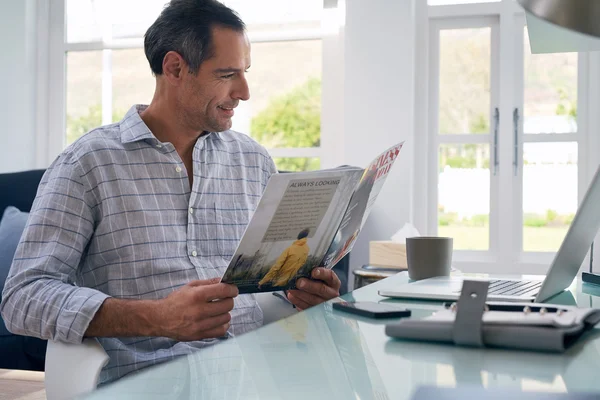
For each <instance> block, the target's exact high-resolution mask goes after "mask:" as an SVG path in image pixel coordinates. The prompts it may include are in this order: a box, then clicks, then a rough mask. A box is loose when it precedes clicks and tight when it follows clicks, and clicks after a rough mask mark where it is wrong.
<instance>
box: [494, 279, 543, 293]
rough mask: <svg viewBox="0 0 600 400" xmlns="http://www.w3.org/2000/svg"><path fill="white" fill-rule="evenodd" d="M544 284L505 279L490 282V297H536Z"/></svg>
mask: <svg viewBox="0 0 600 400" xmlns="http://www.w3.org/2000/svg"><path fill="white" fill-rule="evenodd" d="M541 286H542V282H540V281H506V280H503V279H494V280H490V286H489V287H488V295H490V294H494V295H502V296H522V295H531V296H534V295H536V294H537V292H539V291H540V288H541Z"/></svg>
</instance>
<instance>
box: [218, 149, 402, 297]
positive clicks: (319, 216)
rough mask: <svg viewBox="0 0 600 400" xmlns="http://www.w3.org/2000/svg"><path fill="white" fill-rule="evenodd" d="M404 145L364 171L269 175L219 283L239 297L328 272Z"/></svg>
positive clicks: (348, 169)
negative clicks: (233, 289)
mask: <svg viewBox="0 0 600 400" xmlns="http://www.w3.org/2000/svg"><path fill="white" fill-rule="evenodd" d="M403 144H404V142H401V143H398V144H396V145H395V146H392V147H390V148H389V149H387V150H386V151H384V152H383V153H381V154H380V155H379V156H378V157H377V158H376V159H375V160H373V162H371V164H369V166H368V167H367V168H365V169H362V168H357V167H340V168H333V169H327V170H320V171H311V172H292V173H279V174H274V175H273V176H271V179H270V180H269V182H268V184H267V187H266V188H265V191H264V193H263V195H262V197H261V199H260V202H259V204H258V207H257V208H256V210H255V212H254V214H253V216H252V219H251V220H250V223H249V224H248V226H247V227H246V231H245V232H244V235H243V237H242V239H241V241H240V243H239V245H238V247H237V249H236V251H235V254H234V255H233V257H232V259H231V261H230V262H229V266H228V268H227V270H226V271H225V274H224V275H223V278H222V279H221V282H224V283H229V284H233V285H236V286H237V287H238V289H239V292H240V293H259V292H270V291H276V290H287V289H294V288H295V284H296V280H297V279H298V278H300V277H309V276H310V274H311V271H312V270H313V269H314V268H316V267H325V268H333V267H334V266H335V265H336V264H337V263H338V262H339V261H340V260H341V259H342V258H343V257H344V256H345V255H346V254H348V252H350V250H351V249H352V246H353V245H354V243H355V242H356V239H357V237H358V234H359V232H360V230H361V228H362V227H363V225H364V223H365V221H366V219H367V217H368V215H369V213H370V211H371V208H372V207H373V204H374V203H375V201H376V200H377V196H378V195H379V192H380V190H381V187H382V185H383V183H384V182H385V180H386V178H387V176H388V173H389V171H390V169H391V167H392V165H393V164H394V162H395V160H396V158H397V157H398V154H399V153H400V150H401V149H402V146H403Z"/></svg>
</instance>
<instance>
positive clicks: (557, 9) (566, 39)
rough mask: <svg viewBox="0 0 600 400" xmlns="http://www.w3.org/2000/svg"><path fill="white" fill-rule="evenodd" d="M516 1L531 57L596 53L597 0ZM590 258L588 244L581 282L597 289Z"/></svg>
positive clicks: (599, 39)
mask: <svg viewBox="0 0 600 400" xmlns="http://www.w3.org/2000/svg"><path fill="white" fill-rule="evenodd" d="M517 1H518V3H519V4H520V5H521V6H522V7H523V9H524V10H525V11H526V15H527V23H528V25H529V26H530V29H528V32H529V42H530V43H531V52H532V53H552V52H564V51H593V50H600V22H599V21H600V0H517ZM541 24H546V27H545V28H544V27H542V26H541ZM532 25H533V29H531V28H532ZM553 27H554V28H553ZM563 28H564V29H563ZM593 254H594V243H593V242H592V247H591V249H590V266H589V272H583V273H582V275H581V279H582V280H583V281H584V282H588V283H593V284H596V285H600V274H595V273H593V272H592V264H593V259H594V257H593Z"/></svg>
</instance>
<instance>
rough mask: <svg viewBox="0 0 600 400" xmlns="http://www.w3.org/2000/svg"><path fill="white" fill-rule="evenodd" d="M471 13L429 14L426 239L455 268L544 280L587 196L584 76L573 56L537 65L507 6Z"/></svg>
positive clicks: (460, 8)
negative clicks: (434, 238) (445, 245)
mask: <svg viewBox="0 0 600 400" xmlns="http://www.w3.org/2000/svg"><path fill="white" fill-rule="evenodd" d="M441 3H444V4H449V3H454V4H456V3H459V2H458V1H444V2H440V1H433V0H429V5H430V6H432V5H441ZM460 3H465V2H464V1H461V2H460ZM469 3H475V2H471V1H469ZM479 3H484V2H482V1H480V2H479ZM485 3H487V2H485ZM509 3H513V4H509ZM469 7H470V6H468V5H454V6H447V7H446V8H444V9H443V10H442V9H441V8H438V7H429V8H430V13H429V49H430V53H429V82H430V86H429V95H428V97H429V110H432V111H431V114H430V124H429V132H430V134H429V146H430V154H431V155H430V158H429V165H430V166H431V167H433V168H430V175H429V189H428V198H429V202H428V204H429V211H428V215H429V218H428V221H429V222H428V230H429V232H433V233H437V234H439V235H444V236H452V237H453V238H454V247H455V249H456V250H457V251H456V253H455V254H456V255H455V261H456V264H457V265H458V266H459V268H461V267H462V268H463V269H465V270H469V268H470V267H469V266H470V265H473V266H474V267H473V269H474V270H477V271H479V272H485V271H488V272H496V273H498V272H500V271H502V272H506V273H517V272H523V271H530V272H545V271H546V268H547V267H548V265H549V261H550V260H551V258H552V256H553V254H554V253H555V252H556V251H557V250H558V248H559V246H560V244H561V242H562V240H563V238H564V236H565V234H566V231H567V229H568V226H569V224H570V223H571V221H572V219H573V216H574V214H575V211H576V208H577V205H578V200H579V199H580V196H581V195H582V194H583V193H582V188H581V187H580V185H579V183H580V182H582V179H581V177H582V174H583V171H582V170H581V169H580V168H579V164H580V163H581V160H580V159H581V156H580V155H581V154H582V153H583V152H582V149H583V148H584V147H583V146H585V143H586V135H585V132H583V131H582V129H581V128H580V125H581V124H579V123H578V122H579V120H580V119H581V118H582V112H585V111H582V110H578V108H577V104H578V99H580V98H582V96H581V95H580V93H579V90H578V88H582V87H585V86H586V84H585V82H586V79H587V75H586V74H585V73H582V72H581V71H582V69H581V68H580V67H579V62H580V56H579V55H578V54H577V53H564V54H543V55H537V54H536V55H532V54H531V51H530V47H529V42H528V35H527V27H526V20H525V17H524V14H523V11H522V9H520V7H518V6H517V5H516V4H514V2H513V1H512V0H502V1H499V2H497V4H489V5H487V6H486V7H485V8H479V7H476V8H469ZM440 10H442V11H440ZM474 10H475V11H474ZM478 11H481V15H478V14H477V12H478ZM461 14H463V15H461ZM501 21H504V22H503V23H501ZM506 21H508V22H506ZM500 37H502V39H503V40H502V41H501V40H500ZM584 117H585V116H584ZM583 189H584V190H585V188H583ZM507 268H508V269H507Z"/></svg>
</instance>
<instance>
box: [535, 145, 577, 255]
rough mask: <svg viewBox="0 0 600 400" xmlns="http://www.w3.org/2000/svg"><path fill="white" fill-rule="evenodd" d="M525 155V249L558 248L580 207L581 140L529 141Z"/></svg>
mask: <svg viewBox="0 0 600 400" xmlns="http://www.w3.org/2000/svg"><path fill="white" fill-rule="evenodd" d="M523 158H524V162H523V164H524V165H523V250H524V251H551V252H554V251H557V250H558V248H559V247H560V244H561V243H562V240H563V239H564V237H565V234H566V233H567V229H568V228H569V225H570V223H571V221H572V220H573V217H574V215H575V211H576V210H577V143H572V142H569V143H525V144H524V145H523Z"/></svg>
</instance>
